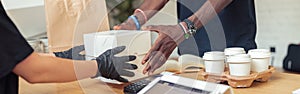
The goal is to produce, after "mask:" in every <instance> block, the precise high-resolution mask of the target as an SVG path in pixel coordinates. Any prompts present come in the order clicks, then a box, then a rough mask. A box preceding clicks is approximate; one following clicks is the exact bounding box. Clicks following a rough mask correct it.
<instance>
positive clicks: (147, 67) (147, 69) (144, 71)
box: [143, 62, 151, 74]
mask: <svg viewBox="0 0 300 94" xmlns="http://www.w3.org/2000/svg"><path fill="white" fill-rule="evenodd" d="M150 68H151V66H150V62H149V63H147V65H146V67H145V68H144V70H143V74H146V73H147V72H148V71H149V69H150Z"/></svg>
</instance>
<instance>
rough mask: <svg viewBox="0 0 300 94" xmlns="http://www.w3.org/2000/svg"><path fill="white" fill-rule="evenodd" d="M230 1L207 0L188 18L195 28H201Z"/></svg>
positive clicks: (230, 0)
mask: <svg viewBox="0 0 300 94" xmlns="http://www.w3.org/2000/svg"><path fill="white" fill-rule="evenodd" d="M231 2H232V0H207V1H206V2H205V3H204V4H203V6H202V7H201V8H200V9H199V10H198V11H197V12H196V13H194V14H193V15H192V16H190V17H189V18H188V19H189V20H191V21H192V22H193V23H194V24H195V26H196V27H197V28H201V27H202V26H203V25H204V24H206V23H207V22H209V21H210V20H211V19H212V18H213V17H215V16H217V13H219V12H220V11H221V10H223V9H224V8H225V7H226V6H227V5H229V4H230V3H231Z"/></svg>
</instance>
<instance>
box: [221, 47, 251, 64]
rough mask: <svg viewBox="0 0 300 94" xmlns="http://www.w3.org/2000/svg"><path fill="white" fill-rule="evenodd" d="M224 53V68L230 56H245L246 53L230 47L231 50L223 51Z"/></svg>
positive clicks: (238, 48)
mask: <svg viewBox="0 0 300 94" xmlns="http://www.w3.org/2000/svg"><path fill="white" fill-rule="evenodd" d="M224 53H225V56H226V59H225V62H226V67H228V64H227V59H228V58H229V57H230V56H234V55H238V54H245V53H246V51H245V50H244V48H241V47H232V48H226V49H225V50H224Z"/></svg>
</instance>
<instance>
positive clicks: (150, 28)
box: [141, 25, 159, 33]
mask: <svg viewBox="0 0 300 94" xmlns="http://www.w3.org/2000/svg"><path fill="white" fill-rule="evenodd" d="M158 27H159V26H157V25H149V26H145V27H142V28H141V29H142V30H144V31H151V32H157V33H159V30H158Z"/></svg>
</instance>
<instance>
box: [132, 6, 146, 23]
mask: <svg viewBox="0 0 300 94" xmlns="http://www.w3.org/2000/svg"><path fill="white" fill-rule="evenodd" d="M138 12H141V13H142V15H143V16H144V19H145V23H146V22H147V21H148V18H147V16H146V14H145V12H144V11H143V10H141V9H135V11H134V13H138Z"/></svg>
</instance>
